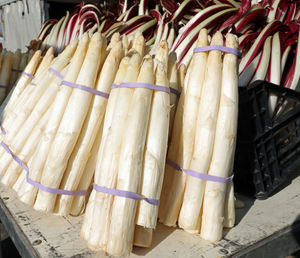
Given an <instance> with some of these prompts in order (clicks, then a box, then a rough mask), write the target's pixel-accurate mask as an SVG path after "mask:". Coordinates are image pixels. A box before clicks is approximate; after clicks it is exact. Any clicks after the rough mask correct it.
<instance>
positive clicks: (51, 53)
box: [34, 47, 54, 77]
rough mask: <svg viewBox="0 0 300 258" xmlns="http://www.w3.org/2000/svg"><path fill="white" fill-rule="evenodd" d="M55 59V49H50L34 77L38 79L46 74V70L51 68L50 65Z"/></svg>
mask: <svg viewBox="0 0 300 258" xmlns="http://www.w3.org/2000/svg"><path fill="white" fill-rule="evenodd" d="M53 59H54V48H53V47H50V48H49V49H48V50H47V52H46V54H45V56H44V57H43V59H42V61H41V63H40V65H39V66H38V68H37V69H36V72H35V73H34V76H35V77H37V76H39V75H40V74H41V73H42V72H44V71H45V70H46V69H48V68H49V67H50V64H51V63H52V61H53Z"/></svg>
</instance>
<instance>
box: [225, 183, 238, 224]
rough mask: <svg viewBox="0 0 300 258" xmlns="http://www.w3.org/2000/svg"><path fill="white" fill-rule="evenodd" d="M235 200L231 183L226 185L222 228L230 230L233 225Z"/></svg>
mask: <svg viewBox="0 0 300 258" xmlns="http://www.w3.org/2000/svg"><path fill="white" fill-rule="evenodd" d="M234 203H235V198H234V186H233V182H232V181H230V182H228V183H227V191H226V197H225V205H224V227H225V228H232V227H233V226H234V223H235V207H234Z"/></svg>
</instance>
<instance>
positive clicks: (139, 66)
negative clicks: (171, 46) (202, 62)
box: [81, 33, 185, 256]
mask: <svg viewBox="0 0 300 258" xmlns="http://www.w3.org/2000/svg"><path fill="white" fill-rule="evenodd" d="M146 52H147V49H146V47H145V39H144V37H143V36H142V35H141V34H138V33H137V34H136V35H135V38H134V40H133V45H132V48H131V49H130V50H129V51H128V52H127V54H126V56H125V57H124V58H123V59H122V61H121V64H120V66H119V69H118V72H117V75H116V77H115V80H114V84H113V89H112V91H111V95H110V98H109V100H108V104H107V109H106V114H105V120H104V125H103V133H102V140H101V143H100V148H99V152H98V156H97V162H96V170H95V176H94V184H93V191H92V193H91V195H90V198H89V201H88V204H87V209H86V213H85V217H84V222H83V226H82V230H81V236H82V237H83V238H84V239H86V240H87V242H88V245H89V247H90V248H91V249H93V250H97V251H105V252H107V253H109V254H111V255H118V256H119V255H127V254H128V253H129V252H130V251H131V249H132V245H133V244H135V245H138V246H150V244H151V241H152V230H153V229H154V228H155V227H156V223H157V215H158V205H159V199H160V193H161V188H162V183H163V176H164V167H165V158H166V152H167V143H168V130H169V118H170V117H169V116H170V114H169V113H170V109H171V108H172V106H173V105H174V104H175V103H174V102H173V101H174V98H172V97H171V98H170V95H171V96H172V94H173V93H172V92H174V89H173V87H176V88H178V85H180V82H182V80H180V78H182V77H184V73H185V69H184V67H182V68H181V69H180V71H181V72H180V75H179V73H178V71H177V69H176V63H175V59H174V56H173V55H171V56H170V58H168V46H167V42H166V41H162V42H161V43H160V45H159V47H158V49H157V52H156V55H155V57H154V58H152V57H151V56H150V55H148V54H147V53H146ZM145 53H146V55H145ZM144 55H145V56H144ZM170 86H171V87H172V90H171V88H170ZM170 101H171V102H170ZM172 102H173V103H172ZM170 104H171V105H170ZM135 224H136V225H135Z"/></svg>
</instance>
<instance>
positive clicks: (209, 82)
mask: <svg viewBox="0 0 300 258" xmlns="http://www.w3.org/2000/svg"><path fill="white" fill-rule="evenodd" d="M203 41H204V42H205V40H204V39H203ZM205 44H207V40H206V42H205V43H204V44H203V45H202V46H205ZM211 45H220V46H222V45H223V37H222V34H221V33H220V32H217V33H216V34H215V35H214V36H213V38H212V40H211ZM199 54H202V56H199V63H198V62H197V59H196V55H195V56H194V65H195V68H196V69H195V70H192V72H191V79H190V83H195V85H197V84H198V85H202V91H201V97H200V100H199V101H200V102H199V106H198V108H197V111H196V116H197V117H198V119H197V121H196V123H195V138H194V139H193V141H194V143H195V145H194V151H193V156H192V157H193V158H192V161H191V163H190V166H189V168H190V169H192V170H194V171H197V172H200V173H204V174H207V171H208V168H209V164H210V161H211V156H212V151H213V142H214V137H215V128H216V117H217V114H218V109H219V103H220V93H221V82H222V52H221V51H219V50H212V51H210V52H209V54H207V53H199ZM201 59H202V60H201ZM200 71H201V72H202V75H201V76H199V77H198V78H197V79H196V76H197V74H199V73H200ZM189 87H190V85H189ZM204 183H205V181H203V180H201V179H198V178H195V177H192V176H187V181H186V186H185V192H184V198H183V202H182V206H181V210H180V214H179V219H178V224H179V226H180V227H181V228H183V229H184V230H186V231H188V232H190V233H198V232H199V230H200V229H199V228H197V224H198V218H199V216H201V215H200V209H201V205H202V197H203V193H204V186H205V184H204Z"/></svg>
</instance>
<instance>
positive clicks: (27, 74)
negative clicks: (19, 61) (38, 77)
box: [23, 72, 34, 79]
mask: <svg viewBox="0 0 300 258" xmlns="http://www.w3.org/2000/svg"><path fill="white" fill-rule="evenodd" d="M23 74H24V75H26V76H28V77H29V78H31V79H34V76H33V75H32V74H30V73H26V72H23Z"/></svg>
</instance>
